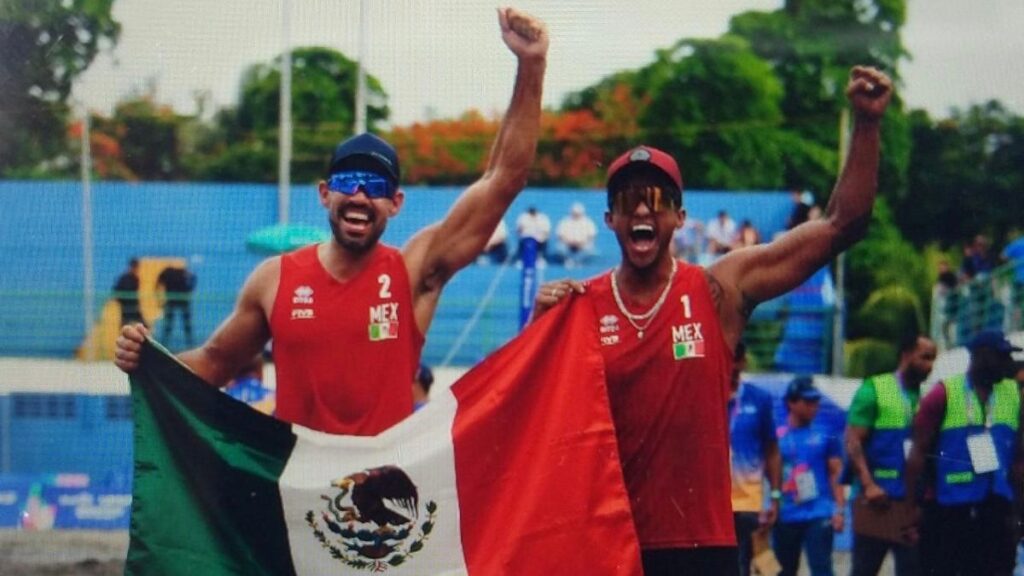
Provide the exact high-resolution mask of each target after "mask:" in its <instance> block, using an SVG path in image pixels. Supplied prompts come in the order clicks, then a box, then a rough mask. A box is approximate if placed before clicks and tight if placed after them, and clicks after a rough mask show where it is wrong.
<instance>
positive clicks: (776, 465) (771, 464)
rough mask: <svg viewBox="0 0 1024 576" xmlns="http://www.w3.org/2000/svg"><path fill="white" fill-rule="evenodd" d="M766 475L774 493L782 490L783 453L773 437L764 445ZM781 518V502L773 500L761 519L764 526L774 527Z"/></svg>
mask: <svg viewBox="0 0 1024 576" xmlns="http://www.w3.org/2000/svg"><path fill="white" fill-rule="evenodd" d="M764 473H765V476H767V477H768V487H769V489H770V490H771V491H772V492H775V491H776V490H781V488H782V452H780V451H779V441H778V439H776V438H774V437H772V438H771V439H769V440H768V441H766V442H765V444H764ZM778 518H779V501H778V499H776V498H771V507H770V508H769V510H768V513H767V514H765V515H764V516H763V517H762V519H761V524H762V525H764V526H773V525H774V524H775V521H776V520H778Z"/></svg>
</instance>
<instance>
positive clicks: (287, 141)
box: [277, 0, 292, 224]
mask: <svg viewBox="0 0 1024 576" xmlns="http://www.w3.org/2000/svg"><path fill="white" fill-rule="evenodd" d="M291 13H292V9H291V0H282V2H281V37H282V40H283V43H284V49H283V50H282V52H281V98H280V100H281V109H280V116H279V124H280V126H279V127H278V133H279V135H278V162H277V222H278V224H287V223H288V204H289V198H290V197H291V177H292V170H291V168H292V46H291Z"/></svg>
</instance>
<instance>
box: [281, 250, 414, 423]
mask: <svg viewBox="0 0 1024 576" xmlns="http://www.w3.org/2000/svg"><path fill="white" fill-rule="evenodd" d="M270 333H271V335H272V336H273V347H274V365H275V368H276V371H277V413H276V415H277V417H279V418H281V419H282V420H285V421H287V422H292V423H295V424H299V425H302V426H306V427H308V428H313V429H316V430H321V431H324V432H330V433H333V434H352V435H357V436H373V435H376V434H378V433H380V432H382V431H384V430H386V429H387V428H390V427H391V426H392V425H394V424H396V423H397V422H399V421H401V420H402V419H404V418H405V417H406V416H408V415H410V414H412V381H413V377H414V376H415V374H416V368H417V367H418V366H419V361H420V352H421V351H422V349H423V335H422V334H420V331H419V328H418V327H417V326H416V320H415V318H414V316H413V310H412V291H411V289H410V286H409V274H408V271H407V270H406V267H405V262H404V261H403V259H402V254H401V252H399V251H398V250H397V249H395V248H392V247H390V246H386V245H378V246H377V247H376V248H374V250H373V253H372V254H371V255H370V262H369V263H368V264H367V266H366V268H364V269H363V270H362V271H360V272H359V274H358V275H357V276H355V277H354V278H352V279H350V280H347V281H345V282H339V281H337V280H335V279H334V278H333V277H332V276H331V275H330V274H329V273H328V272H327V270H326V269H325V268H324V267H323V265H322V264H321V263H320V259H319V258H318V257H317V247H316V246H315V245H314V246H308V247H306V248H301V249H299V250H296V251H295V252H292V253H290V254H286V255H284V256H282V257H281V281H280V283H279V284H278V288H277V296H276V298H275V301H274V309H273V312H272V313H271V316H270Z"/></svg>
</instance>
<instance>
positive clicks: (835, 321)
mask: <svg viewBox="0 0 1024 576" xmlns="http://www.w3.org/2000/svg"><path fill="white" fill-rule="evenodd" d="M849 149H850V110H849V109H848V108H846V107H844V108H843V110H842V112H840V114H839V171H838V172H837V175H838V176H841V175H842V173H843V167H844V166H846V154H847V153H848V152H849ZM838 176H837V177H838ZM835 293H836V302H835V306H834V307H833V317H832V375H833V376H841V375H842V374H843V348H844V345H845V343H846V330H845V329H844V328H845V327H844V325H843V319H844V318H845V317H846V253H845V252H840V253H839V257H838V258H836V290H835Z"/></svg>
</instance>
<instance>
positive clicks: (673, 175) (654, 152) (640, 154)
mask: <svg viewBox="0 0 1024 576" xmlns="http://www.w3.org/2000/svg"><path fill="white" fill-rule="evenodd" d="M635 164H649V165H651V166H653V167H654V168H657V169H658V170H661V171H662V172H663V173H664V174H665V175H666V176H668V177H669V179H670V180H672V182H673V183H674V184H675V185H676V186H677V187H678V188H679V190H680V191H682V189H683V176H682V174H681V173H680V172H679V165H678V164H676V161H675V159H674V158H672V156H670V155H669V154H668V153H666V152H662V151H661V150H658V149H657V148H652V147H650V146H637V147H636V148H633V149H631V150H628V151H626V152H625V153H624V154H623V155H622V156H619V157H618V158H616V159H615V161H614V162H612V163H611V165H610V166H608V179H607V180H606V181H605V182H606V183H608V182H611V181H612V178H614V177H615V175H616V174H618V173H619V171H621V170H622V169H623V168H625V167H627V166H633V165H635Z"/></svg>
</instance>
